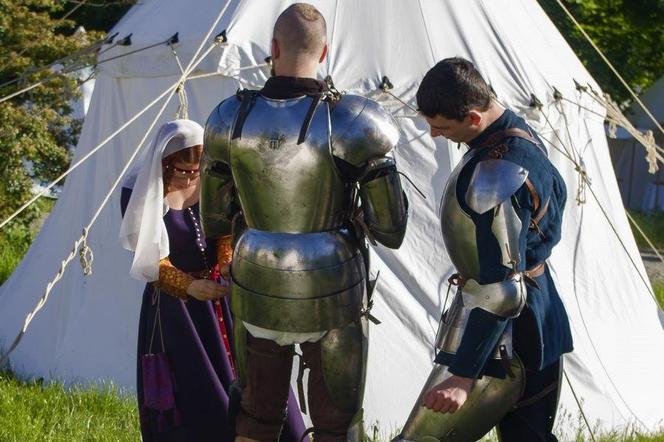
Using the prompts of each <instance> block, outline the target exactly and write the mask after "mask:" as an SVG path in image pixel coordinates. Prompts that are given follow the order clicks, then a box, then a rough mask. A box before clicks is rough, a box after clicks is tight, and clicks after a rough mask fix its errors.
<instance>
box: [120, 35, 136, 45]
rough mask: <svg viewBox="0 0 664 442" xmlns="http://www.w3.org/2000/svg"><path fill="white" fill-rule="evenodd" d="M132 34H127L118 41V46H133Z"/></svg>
mask: <svg viewBox="0 0 664 442" xmlns="http://www.w3.org/2000/svg"><path fill="white" fill-rule="evenodd" d="M132 35H134V34H133V33H132V34H127V36H126V37H124V38H123V39H122V40H120V41H118V46H131V36H132Z"/></svg>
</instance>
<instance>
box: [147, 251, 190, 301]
mask: <svg viewBox="0 0 664 442" xmlns="http://www.w3.org/2000/svg"><path fill="white" fill-rule="evenodd" d="M193 280H194V277H193V276H191V275H188V274H187V273H185V272H183V271H182V270H180V269H178V268H177V267H175V266H174V265H173V264H171V261H170V260H169V259H168V258H164V259H162V260H161V261H159V280H158V281H155V282H153V283H152V284H154V286H155V287H157V288H158V289H160V290H163V291H165V292H166V293H168V294H169V295H172V296H175V297H176V298H180V299H182V300H183V301H186V300H187V287H189V284H191V282H192V281H193Z"/></svg>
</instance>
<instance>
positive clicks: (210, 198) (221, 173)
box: [199, 151, 233, 238]
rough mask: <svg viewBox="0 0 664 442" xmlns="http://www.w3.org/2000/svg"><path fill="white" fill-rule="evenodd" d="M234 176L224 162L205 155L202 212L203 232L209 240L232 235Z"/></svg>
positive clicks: (202, 181)
mask: <svg viewBox="0 0 664 442" xmlns="http://www.w3.org/2000/svg"><path fill="white" fill-rule="evenodd" d="M232 202H233V176H232V175H231V170H230V167H228V164H226V163H224V162H223V161H215V160H213V159H211V158H210V157H209V156H208V153H207V151H206V152H204V153H203V159H202V161H201V195H200V200H199V204H200V210H201V224H202V225H203V231H204V232H205V236H206V237H208V238H219V237H222V236H227V235H230V234H231V230H232V219H233V213H232V208H231V206H232Z"/></svg>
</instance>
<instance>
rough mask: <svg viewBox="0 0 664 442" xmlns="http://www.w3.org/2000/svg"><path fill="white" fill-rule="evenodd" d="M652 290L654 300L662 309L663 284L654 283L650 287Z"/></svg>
mask: <svg viewBox="0 0 664 442" xmlns="http://www.w3.org/2000/svg"><path fill="white" fill-rule="evenodd" d="M652 289H653V291H654V292H655V298H657V302H659V305H660V306H661V307H662V308H664V282H662V281H660V282H656V283H654V284H653V285H652Z"/></svg>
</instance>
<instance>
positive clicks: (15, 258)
mask: <svg viewBox="0 0 664 442" xmlns="http://www.w3.org/2000/svg"><path fill="white" fill-rule="evenodd" d="M55 201H56V200H55V199H52V198H40V199H38V200H37V201H36V202H35V206H37V210H38V211H39V212H40V213H41V216H39V217H38V218H37V219H36V220H35V221H34V222H33V223H32V225H31V226H30V227H24V226H21V225H16V224H14V223H13V222H11V223H9V224H7V226H6V227H3V229H2V230H0V285H1V284H2V283H3V282H5V281H6V280H7V278H9V275H11V274H12V272H13V271H14V269H15V268H16V266H17V265H18V264H19V263H20V262H21V260H22V259H23V255H25V252H27V251H28V248H29V247H30V244H31V243H32V240H33V239H34V237H35V236H36V235H37V232H39V229H40V228H41V225H42V223H43V222H44V220H45V219H46V217H47V216H48V214H49V213H50V211H51V209H52V208H53V206H54V205H55Z"/></svg>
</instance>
